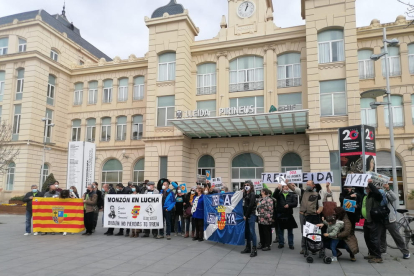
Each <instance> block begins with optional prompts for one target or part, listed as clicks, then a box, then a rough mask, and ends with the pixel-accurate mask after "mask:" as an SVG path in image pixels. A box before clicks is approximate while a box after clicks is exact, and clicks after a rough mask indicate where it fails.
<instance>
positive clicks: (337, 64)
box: [318, 61, 345, 70]
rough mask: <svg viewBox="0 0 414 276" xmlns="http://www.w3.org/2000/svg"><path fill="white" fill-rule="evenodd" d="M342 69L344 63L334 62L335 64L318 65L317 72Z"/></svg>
mask: <svg viewBox="0 0 414 276" xmlns="http://www.w3.org/2000/svg"><path fill="white" fill-rule="evenodd" d="M343 67H345V61H340V62H335V63H324V64H319V65H318V68H319V70H325V69H334V68H343Z"/></svg>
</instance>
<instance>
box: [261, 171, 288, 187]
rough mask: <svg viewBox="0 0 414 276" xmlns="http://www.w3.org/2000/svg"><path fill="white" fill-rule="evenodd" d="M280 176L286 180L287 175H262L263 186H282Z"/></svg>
mask: <svg viewBox="0 0 414 276" xmlns="http://www.w3.org/2000/svg"><path fill="white" fill-rule="evenodd" d="M279 176H282V177H283V178H284V179H286V174H285V173H262V179H261V181H262V183H263V184H280V183H279Z"/></svg>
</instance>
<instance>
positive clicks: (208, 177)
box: [206, 170, 211, 181]
mask: <svg viewBox="0 0 414 276" xmlns="http://www.w3.org/2000/svg"><path fill="white" fill-rule="evenodd" d="M206 179H207V180H208V181H211V172H210V171H209V170H206Z"/></svg>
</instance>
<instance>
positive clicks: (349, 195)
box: [339, 187, 362, 231]
mask: <svg viewBox="0 0 414 276" xmlns="http://www.w3.org/2000/svg"><path fill="white" fill-rule="evenodd" d="M345 199H348V200H353V201H355V203H356V205H355V212H347V215H348V218H349V221H350V222H351V224H352V230H353V231H355V224H356V223H357V222H358V221H359V219H360V217H361V207H362V198H361V196H360V195H359V194H358V193H356V192H355V188H354V187H344V188H343V191H342V193H341V194H340V195H339V201H340V202H341V207H343V205H344V200H345Z"/></svg>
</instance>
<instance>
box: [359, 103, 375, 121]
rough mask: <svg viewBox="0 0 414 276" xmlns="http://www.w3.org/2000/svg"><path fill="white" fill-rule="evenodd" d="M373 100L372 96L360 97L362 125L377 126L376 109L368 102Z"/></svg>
mask: <svg viewBox="0 0 414 276" xmlns="http://www.w3.org/2000/svg"><path fill="white" fill-rule="evenodd" d="M372 102H375V99H373V98H362V99H361V123H362V124H363V125H369V126H372V127H377V111H376V109H372V108H371V106H370V103H372Z"/></svg>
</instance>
